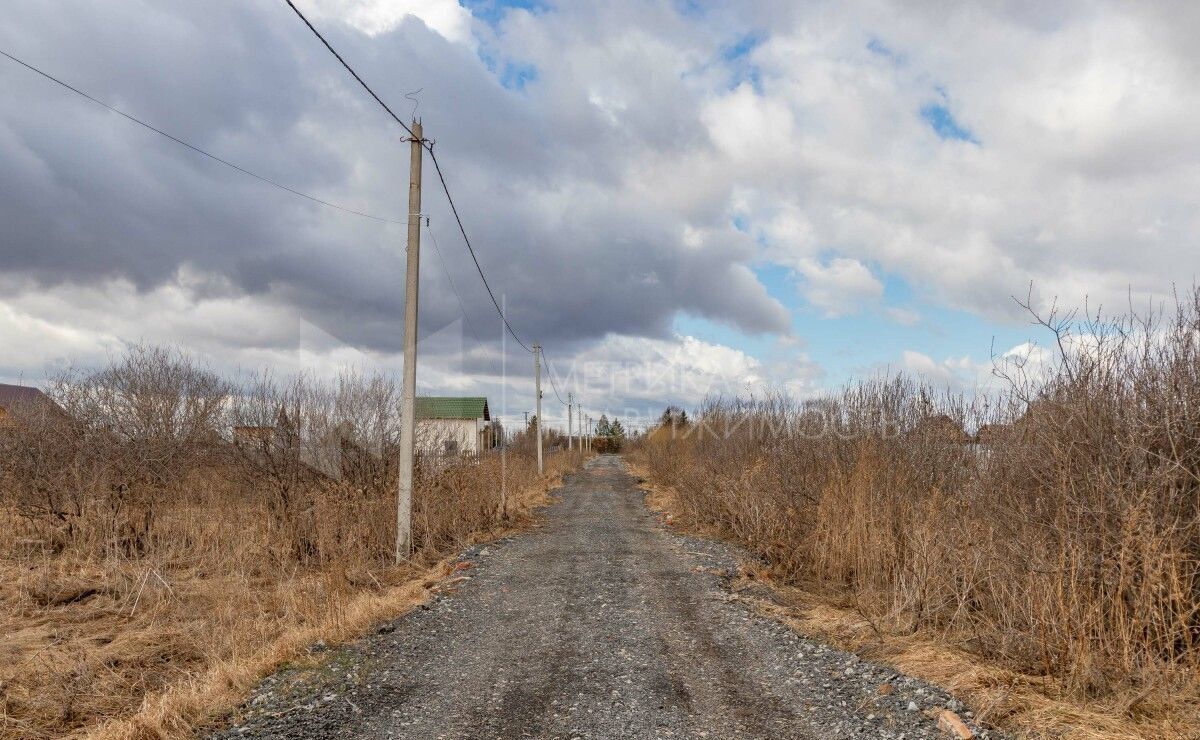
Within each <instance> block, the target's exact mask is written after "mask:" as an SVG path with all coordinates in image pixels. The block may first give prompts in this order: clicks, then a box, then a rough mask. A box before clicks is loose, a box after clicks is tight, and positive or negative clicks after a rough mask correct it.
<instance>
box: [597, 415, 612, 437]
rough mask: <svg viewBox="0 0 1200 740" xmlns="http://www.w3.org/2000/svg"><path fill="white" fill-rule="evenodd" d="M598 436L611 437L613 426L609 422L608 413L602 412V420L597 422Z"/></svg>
mask: <svg viewBox="0 0 1200 740" xmlns="http://www.w3.org/2000/svg"><path fill="white" fill-rule="evenodd" d="M596 436H597V437H611V436H612V426H611V425H610V424H609V423H608V414H601V415H600V421H598V422H596Z"/></svg>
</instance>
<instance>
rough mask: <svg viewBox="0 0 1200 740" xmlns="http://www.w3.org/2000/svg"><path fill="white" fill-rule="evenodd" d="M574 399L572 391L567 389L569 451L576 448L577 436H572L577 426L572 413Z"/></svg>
mask: <svg viewBox="0 0 1200 740" xmlns="http://www.w3.org/2000/svg"><path fill="white" fill-rule="evenodd" d="M573 401H574V399H572V398H571V391H567V452H570V451H571V450H574V449H575V438H574V437H573V436H571V435H572V433H573V432H574V431H575V427H574V425H573V423H572V421H573V419H572V415H571V413H572V412H571V403H572V402H573Z"/></svg>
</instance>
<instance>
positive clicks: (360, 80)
mask: <svg viewBox="0 0 1200 740" xmlns="http://www.w3.org/2000/svg"><path fill="white" fill-rule="evenodd" d="M283 1H284V2H285V3H287V4H288V6H289V7H290V8H291V9H292V10H293V11H295V13H296V15H298V16H300V20H302V21H304V25H306V26H308V30H310V31H312V32H313V34H314V35H315V36H316V37H317V38H319V39H320V40H321V43H322V44H325V48H326V49H329V53H330V54H333V55H334V56H335V57H337V60H338V61H339V62H341V63H342V66H343V67H345V68H346V71H347V72H349V73H350V74H351V75H353V76H354V79H356V80H358V84H360V85H362V87H363V89H364V90H366V91H367V92H369V93H370V94H371V97H373V98H375V102H376V103H379V104H380V105H381V106H383V109H384V110H385V111H387V112H388V115H390V116H391V117H392V118H393V119H394V120H395V121H396V123H398V124H400V126H401V128H403V129H404V130H405V131H407V132H408V135H409V136H412V137H416V134H414V133H413V130H412V129H411V128H409V127H408V124H406V123H405V122H404V121H401V120H400V116H398V115H396V114H395V113H394V112H393V111H392V109H391V108H389V107H388V105H387V103H385V102H383V99H382V98H380V97H379V96H378V95H376V94H375V91H374V90H372V89H371V86H370V85H368V84H367V83H366V82H364V81H363V78H361V77H359V76H358V72H355V71H354V68H353V67H351V66H350V64H349V63H348V62H347V61H346V60H345V59H343V58H342V55H341V54H338V53H337V49H335V48H333V45H332V44H330V43H329V42H328V41H326V40H325V37H324V36H322V35H321V32H320V31H318V30H317V27H316V26H314V25H313V24H312V23H311V22H310V21H309V20H308V18H307V17H306V16H305V15H304V13H301V12H300V8H297V7H296V5H295V3H293V2H292V0H283Z"/></svg>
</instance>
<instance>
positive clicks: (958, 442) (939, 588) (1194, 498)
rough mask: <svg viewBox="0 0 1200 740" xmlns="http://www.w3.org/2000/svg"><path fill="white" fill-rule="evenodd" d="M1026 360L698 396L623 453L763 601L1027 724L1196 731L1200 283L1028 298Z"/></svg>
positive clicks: (996, 714)
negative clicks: (1030, 349)
mask: <svg viewBox="0 0 1200 740" xmlns="http://www.w3.org/2000/svg"><path fill="white" fill-rule="evenodd" d="M1045 325H1046V327H1047V328H1048V329H1049V330H1050V331H1051V333H1052V336H1053V337H1054V338H1055V339H1056V340H1057V342H1056V343H1057V344H1058V346H1060V347H1061V353H1060V355H1059V357H1058V359H1057V361H1056V362H1055V363H1052V364H1050V365H1048V366H1045V367H1041V368H1033V367H1031V366H1029V365H1028V364H1026V365H1023V366H1014V365H1012V364H1008V365H1005V364H1000V365H998V367H997V372H998V374H1000V375H1001V376H1002V377H1004V378H1005V379H1007V380H1008V385H1007V387H1006V390H1004V391H1003V392H999V393H995V394H992V395H983V394H980V395H978V396H972V397H966V396H962V395H954V394H950V393H945V392H940V393H939V392H937V391H936V390H934V389H931V388H929V387H925V386H922V385H921V384H919V383H915V382H913V381H910V380H907V379H905V378H902V377H900V378H892V379H880V380H876V381H870V382H864V383H860V384H857V385H852V386H848V387H847V388H845V389H844V390H843V391H842V392H840V393H837V394H833V395H831V396H827V397H824V398H819V399H813V400H810V401H804V402H795V401H791V400H789V399H787V398H784V397H772V396H768V397H765V398H756V399H749V400H729V399H717V400H714V401H712V402H710V403H708V404H707V405H706V406H705V407H703V408H702V409H700V410H699V412H698V413H697V414H696V415H695V418H694V419H692V420H691V421H690V423H687V424H676V425H674V426H671V425H662V426H660V427H659V428H657V429H656V430H655V431H653V432H652V433H650V434H649V435H647V436H646V437H645V438H644V439H643V440H641V441H640V443H638V445H637V446H636V449H635V451H634V452H633V453H632V458H633V459H634V461H635V462H636V463H637V464H638V465H639V466H640V468H641V469H642V470H643V471H644V472H643V475H644V476H645V477H646V478H648V479H649V481H650V482H651V483H652V484H654V485H655V486H656V490H655V492H652V494H651V496H650V502H651V504H652V505H657V506H658V507H659V508H661V509H664V510H666V511H668V512H670V513H671V515H672V520H673V522H675V523H678V524H680V525H681V526H685V527H688V528H691V529H694V530H695V531H698V532H704V533H708V534H710V535H714V536H718V537H722V538H726V539H729V540H731V541H734V542H737V543H739V544H740V545H742V546H744V547H745V548H746V549H747V550H748V551H749V553H750V555H751V556H752V562H751V563H750V564H749V566H748V568H747V573H746V577H748V578H756V579H759V580H766V581H768V582H770V583H772V584H774V585H775V587H776V588H777V589H778V592H777V593H778V594H779V596H778V598H777V601H778V602H779V603H777V604H766V605H764V606H763V608H765V609H769V610H773V611H775V612H776V613H777V614H779V615H780V616H782V617H785V618H787V619H788V620H790V621H792V622H793V623H794V624H796V625H797V626H798V627H799V628H801V629H803V630H804V631H808V632H812V633H817V634H822V635H826V636H830V637H832V638H833V639H836V640H837V641H838V642H840V643H842V644H844V645H847V646H849V647H852V648H854V649H857V650H859V651H862V652H864V653H866V654H868V655H871V656H874V657H877V658H880V659H883V660H885V661H886V662H891V663H893V664H895V665H896V666H897V667H898V668H901V669H903V670H906V671H910V672H912V673H914V674H916V675H919V676H922V677H925V678H927V679H930V680H933V681H935V682H938V683H940V684H943V685H945V686H946V687H948V688H950V689H952V690H955V691H958V692H959V693H961V694H962V695H963V696H964V698H968V699H971V700H973V701H974V702H975V703H976V704H977V705H978V706H979V707H980V708H981V709H982V710H983V711H984V712H985V714H986V718H987V719H988V720H989V721H991V722H994V723H995V724H996V725H998V726H1000V727H1003V728H1006V729H1010V730H1014V731H1017V732H1019V733H1020V734H1022V735H1026V736H1030V737H1072V738H1135V737H1136V738H1196V737H1200V299H1198V298H1197V296H1196V295H1195V294H1193V295H1191V296H1189V298H1188V300H1187V301H1183V302H1181V304H1180V305H1179V306H1178V310H1177V312H1176V313H1175V314H1174V315H1172V316H1169V317H1166V319H1165V320H1164V318H1163V317H1161V316H1159V317H1157V319H1136V318H1133V317H1125V318H1118V319H1116V320H1111V321H1102V320H1100V319H1098V318H1096V317H1094V316H1093V317H1092V318H1091V319H1086V318H1085V319H1084V320H1079V318H1078V317H1075V316H1067V317H1062V316H1051V317H1049V318H1047V319H1046V320H1045Z"/></svg>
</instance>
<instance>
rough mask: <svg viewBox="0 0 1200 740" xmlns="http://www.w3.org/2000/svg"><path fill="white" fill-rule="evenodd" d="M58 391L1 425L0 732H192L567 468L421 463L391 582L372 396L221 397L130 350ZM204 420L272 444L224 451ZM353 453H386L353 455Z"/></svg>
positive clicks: (193, 372) (344, 385) (348, 627)
mask: <svg viewBox="0 0 1200 740" xmlns="http://www.w3.org/2000/svg"><path fill="white" fill-rule="evenodd" d="M60 382H61V385H57V386H56V387H53V388H52V389H51V394H52V395H53V396H54V397H55V399H56V400H57V401H58V402H59V404H60V405H61V407H62V408H63V409H65V411H66V413H65V414H59V413H58V412H53V413H48V414H47V413H27V414H26V416H25V418H23V419H18V420H13V419H9V420H7V421H6V424H5V425H4V426H3V427H2V428H0V445H2V446H3V449H2V450H0V453H2V454H3V455H4V458H3V459H5V461H6V462H11V464H8V465H6V466H5V467H4V468H3V469H2V472H0V483H2V485H3V488H0V738H14V739H15V738H39V737H63V736H67V737H98V738H100V737H103V738H130V737H135V738H182V737H190V736H192V735H193V734H194V732H195V731H196V729H197V728H198V727H202V726H204V725H205V724H206V723H208V722H211V721H213V720H214V718H216V717H218V716H219V715H220V714H222V713H223V712H226V711H228V710H230V709H232V708H233V707H234V706H236V704H237V702H238V701H240V700H241V699H242V698H243V697H244V696H245V695H246V694H247V693H248V691H249V690H250V688H251V687H252V686H253V685H254V683H255V682H256V681H257V680H258V679H260V678H261V677H263V676H264V675H266V674H268V673H270V672H271V671H272V670H274V669H275V668H277V667H278V666H280V665H281V664H283V663H285V662H289V661H297V660H306V659H308V657H307V656H308V651H307V648H308V646H309V645H311V644H313V643H314V642H316V641H318V640H323V641H326V642H337V641H342V640H346V639H350V638H353V637H355V636H357V635H360V634H362V633H364V632H366V631H368V630H369V629H370V628H371V627H372V626H373V625H374V624H377V623H379V622H381V621H384V620H387V619H390V618H393V617H396V616H399V615H401V614H403V613H404V612H406V611H407V610H409V609H411V608H413V607H414V606H416V605H417V604H419V603H421V602H422V601H423V600H424V599H425V598H427V596H428V594H429V592H430V589H431V588H437V587H438V585H437V584H438V581H439V580H440V579H441V578H442V577H443V576H445V575H447V574H448V573H449V572H450V569H451V567H452V565H451V561H450V560H449V559H448V558H450V557H451V556H452V555H453V554H454V553H455V552H456V551H458V550H460V549H462V548H463V547H465V546H467V545H469V544H470V543H474V542H478V541H483V540H487V539H490V538H494V537H496V536H499V535H502V534H504V533H506V532H510V531H513V530H514V529H517V528H521V527H524V526H526V525H528V524H529V523H530V522H531V521H532V512H533V510H534V508H535V507H537V506H539V505H541V504H543V503H545V502H546V496H547V492H548V491H549V490H550V488H551V487H552V486H553V485H554V484H555V479H556V478H557V477H558V476H560V475H561V474H562V473H563V472H565V471H567V470H569V469H571V468H572V467H574V466H576V465H578V464H579V462H580V460H581V456H580V454H579V453H575V454H567V453H557V454H554V455H551V456H549V457H548V465H547V473H546V475H544V476H542V477H540V478H539V477H538V476H537V475H536V472H535V465H534V463H533V462H532V458H531V457H530V455H529V454H528V450H527V449H526V448H527V445H524V446H522V445H518V446H517V447H516V448H515V449H513V450H511V451H510V452H509V453H508V454H507V455H506V456H505V459H504V460H503V461H502V460H501V458H500V456H499V455H498V454H494V453H487V454H484V455H483V456H482V457H481V459H480V460H479V461H478V462H475V461H472V460H465V461H462V462H452V463H442V464H437V465H434V464H423V465H421V466H420V467H419V469H418V473H419V475H418V477H417V481H416V490H415V492H414V512H413V529H414V538H415V543H416V553H415V554H414V556H413V558H412V559H411V561H410V562H408V563H405V564H403V565H399V566H396V565H394V564H393V553H392V547H393V540H394V537H395V488H396V478H395V470H394V469H393V468H394V464H393V465H392V466H389V464H388V463H387V462H386V461H387V460H389V459H391V458H392V457H393V456H392V455H390V454H388V444H390V440H391V439H393V438H394V432H395V429H394V428H393V427H394V424H395V414H394V412H393V409H394V407H395V405H396V404H395V400H396V396H395V393H394V389H392V388H391V387H390V385H388V384H387V383H386V381H383V380H381V379H379V378H373V379H372V378H366V379H364V378H359V377H354V376H349V377H347V378H343V379H342V380H340V381H339V382H338V383H337V384H335V385H332V386H321V385H320V384H314V383H310V382H298V383H295V384H291V385H282V384H276V383H274V382H272V381H264V380H261V379H260V380H259V381H256V383H255V384H254V385H253V386H252V387H251V388H250V391H249V392H247V391H246V390H244V389H241V390H239V391H237V392H234V391H233V390H232V389H231V388H230V387H229V386H226V385H225V384H224V383H223V382H222V381H220V380H219V379H217V378H215V377H213V376H212V375H211V374H210V373H207V372H206V371H204V370H202V369H200V368H197V367H196V366H195V365H194V363H193V362H192V361H191V360H189V359H188V358H186V357H184V356H180V355H178V354H176V353H172V352H168V351H163V350H157V349H153V348H138V349H136V350H135V351H134V352H133V353H131V355H130V356H129V357H127V358H124V359H123V360H121V361H119V362H118V363H116V364H114V366H113V367H111V368H108V369H106V370H105V371H103V372H102V373H95V374H73V375H71V376H69V377H64V378H63V379H61V381H60ZM218 401H219V403H218ZM280 408H285V409H287V410H288V416H289V419H290V420H291V421H290V422H289V423H286V424H285V423H283V422H281V421H280V418H279V416H278V411H279V409H280ZM256 415H257V416H256ZM18 422H19V423H18ZM347 422H351V424H350V426H349V427H348V426H347V424H346V423H347ZM289 424H290V426H289ZM222 425H224V426H226V427H229V426H237V425H241V426H251V427H256V428H259V429H261V428H265V427H273V428H274V430H275V431H274V432H273V433H272V435H270V439H269V440H266V439H265V438H264V436H263V435H262V434H258V435H257V436H254V437H253V438H252V439H251V440H250V441H249V442H246V441H245V440H241V441H237V440H235V441H234V442H227V441H223V439H222V438H221V437H220V436H218V435H216V434H214V432H215V431H216V430H218V429H219V428H220V427H221V426H222ZM330 427H336V428H338V429H341V430H343V432H345V430H347V429H349V428H351V427H352V428H353V430H354V433H349V432H346V433H344V434H342V435H341V437H339V439H345V440H347V444H346V445H344V446H343V449H342V453H344V454H342V455H341V463H342V465H341V467H342V468H343V472H344V474H343V475H340V476H338V477H336V478H331V477H328V476H324V475H320V474H318V473H316V472H314V468H313V464H314V463H311V462H306V461H308V460H313V459H314V454H310V452H306V450H305V447H306V445H307V446H309V447H311V448H312V449H313V450H316V451H318V452H319V451H320V450H322V449H327V448H328V445H326V444H325V443H324V442H323V441H322V440H324V439H326V436H327V435H326V434H325V431H326V430H327V429H328V428H330ZM226 436H228V435H226ZM364 438H366V439H382V440H384V442H383V450H384V454H381V455H371V454H351V453H361V452H362V450H364V449H367V448H368V447H367V443H365V442H364V443H363V444H361V445H357V446H356V445H354V444H351V442H354V441H361V440H363V439H364Z"/></svg>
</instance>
